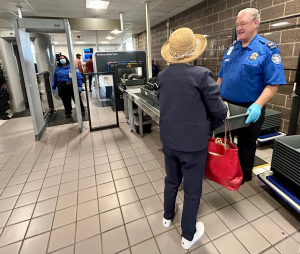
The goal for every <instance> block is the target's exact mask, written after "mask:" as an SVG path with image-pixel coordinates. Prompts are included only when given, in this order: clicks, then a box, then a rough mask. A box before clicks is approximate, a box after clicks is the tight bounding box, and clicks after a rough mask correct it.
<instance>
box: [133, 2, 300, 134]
mask: <svg viewBox="0 0 300 254" xmlns="http://www.w3.org/2000/svg"><path fill="white" fill-rule="evenodd" d="M247 7H253V8H257V9H258V10H259V11H260V13H261V19H262V21H266V20H272V19H275V18H279V17H285V16H289V15H293V14H298V13H299V14H300V1H299V0H292V1H291V0H205V1H203V2H201V3H199V4H197V5H195V6H193V7H191V8H189V9H188V10H185V11H183V12H181V13H179V14H177V15H176V16H173V17H171V18H170V19H169V22H170V29H177V28H180V27H189V28H191V29H192V30H193V31H194V32H195V33H201V34H203V35H204V34H206V35H208V36H207V41H208V44H207V48H206V50H205V52H204V53H203V55H202V56H201V57H200V58H199V59H197V63H198V64H199V65H201V66H204V67H207V68H209V69H210V70H211V71H212V72H213V74H214V76H215V78H217V76H216V74H217V73H218V70H219V66H220V64H221V60H222V57H223V55H224V52H225V50H226V49H227V47H228V46H229V45H230V44H231V33H232V30H231V28H233V27H234V24H235V19H236V15H237V13H238V12H239V11H240V10H242V9H244V8H247ZM283 21H286V22H289V24H288V25H286V26H281V27H274V26H271V25H272V23H268V24H262V25H261V26H260V28H259V34H260V35H261V36H263V37H265V38H266V39H268V40H271V41H273V42H275V43H276V44H278V46H279V48H280V51H281V57H282V62H283V65H284V68H285V69H289V70H285V75H286V80H287V82H288V85H287V86H285V87H281V88H280V89H279V91H278V93H277V94H276V96H275V97H274V98H273V99H272V100H271V101H270V102H269V103H268V104H267V107H268V108H271V109H274V110H277V111H280V112H281V113H282V120H281V131H284V132H287V130H288V125H289V119H290V113H291V105H292V99H290V98H289V96H288V95H289V94H291V93H292V87H293V85H292V84H293V83H294V81H295V74H296V71H295V70H296V67H297V60H298V54H299V51H300V18H299V17H298V18H293V19H284V20H283ZM283 21H280V22H283ZM276 23H277V22H276ZM226 29H228V31H224V30H226ZM151 39H152V41H151V42H152V59H154V60H155V62H156V64H157V65H158V67H159V70H160V71H161V70H163V69H165V68H167V63H166V62H165V61H164V60H163V59H162V57H161V55H160V49H161V47H162V45H163V44H164V42H165V41H166V40H167V28H166V21H164V22H162V23H160V24H158V25H156V26H154V27H152V28H151ZM134 40H135V43H134V45H135V49H139V50H146V49H147V42H146V32H143V33H140V34H138V35H135V36H134ZM298 133H299V134H300V117H299V124H298Z"/></svg>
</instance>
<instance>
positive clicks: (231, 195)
mask: <svg viewBox="0 0 300 254" xmlns="http://www.w3.org/2000/svg"><path fill="white" fill-rule="evenodd" d="M218 192H219V193H220V194H221V195H222V196H223V197H224V198H225V199H226V200H227V202H228V203H230V204H232V203H236V202H238V201H240V200H243V199H245V197H244V196H243V195H242V194H241V193H239V192H238V191H230V190H228V189H226V188H223V189H219V190H218Z"/></svg>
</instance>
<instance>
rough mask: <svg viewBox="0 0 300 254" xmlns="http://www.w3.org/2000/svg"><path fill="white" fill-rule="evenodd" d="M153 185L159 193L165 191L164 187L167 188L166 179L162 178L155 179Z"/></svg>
mask: <svg viewBox="0 0 300 254" xmlns="http://www.w3.org/2000/svg"><path fill="white" fill-rule="evenodd" d="M152 185H153V187H154V189H155V190H156V192H157V193H162V192H164V189H165V180H164V179H160V180H157V181H154V182H152Z"/></svg>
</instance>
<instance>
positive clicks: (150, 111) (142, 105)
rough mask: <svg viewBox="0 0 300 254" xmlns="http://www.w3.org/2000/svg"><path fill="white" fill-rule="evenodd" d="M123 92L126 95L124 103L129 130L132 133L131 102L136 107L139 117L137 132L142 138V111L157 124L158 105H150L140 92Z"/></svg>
mask: <svg viewBox="0 0 300 254" xmlns="http://www.w3.org/2000/svg"><path fill="white" fill-rule="evenodd" d="M124 92H126V93H127V96H126V101H124V103H125V104H126V103H127V107H128V116H129V126H130V130H131V131H133V125H134V121H133V105H132V102H134V103H135V104H136V105H137V106H138V116H139V131H140V136H141V137H143V135H144V133H143V111H144V112H146V114H147V115H149V116H150V117H151V118H152V120H154V121H155V122H157V123H159V116H160V112H159V106H158V105H154V106H153V105H152V104H153V102H152V100H150V99H149V98H147V97H145V96H143V95H142V94H141V93H140V90H139V91H138V90H137V89H135V90H125V91H124Z"/></svg>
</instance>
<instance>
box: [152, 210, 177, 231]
mask: <svg viewBox="0 0 300 254" xmlns="http://www.w3.org/2000/svg"><path fill="white" fill-rule="evenodd" d="M163 214H164V212H163V211H161V212H158V213H155V214H152V215H149V216H147V217H148V221H149V224H150V227H151V229H152V232H153V234H154V235H155V236H156V235H158V234H161V233H163V232H166V231H169V230H171V229H173V228H174V227H175V226H174V224H173V223H172V224H171V226H170V227H169V228H165V227H164V226H163V224H162V218H163Z"/></svg>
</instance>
